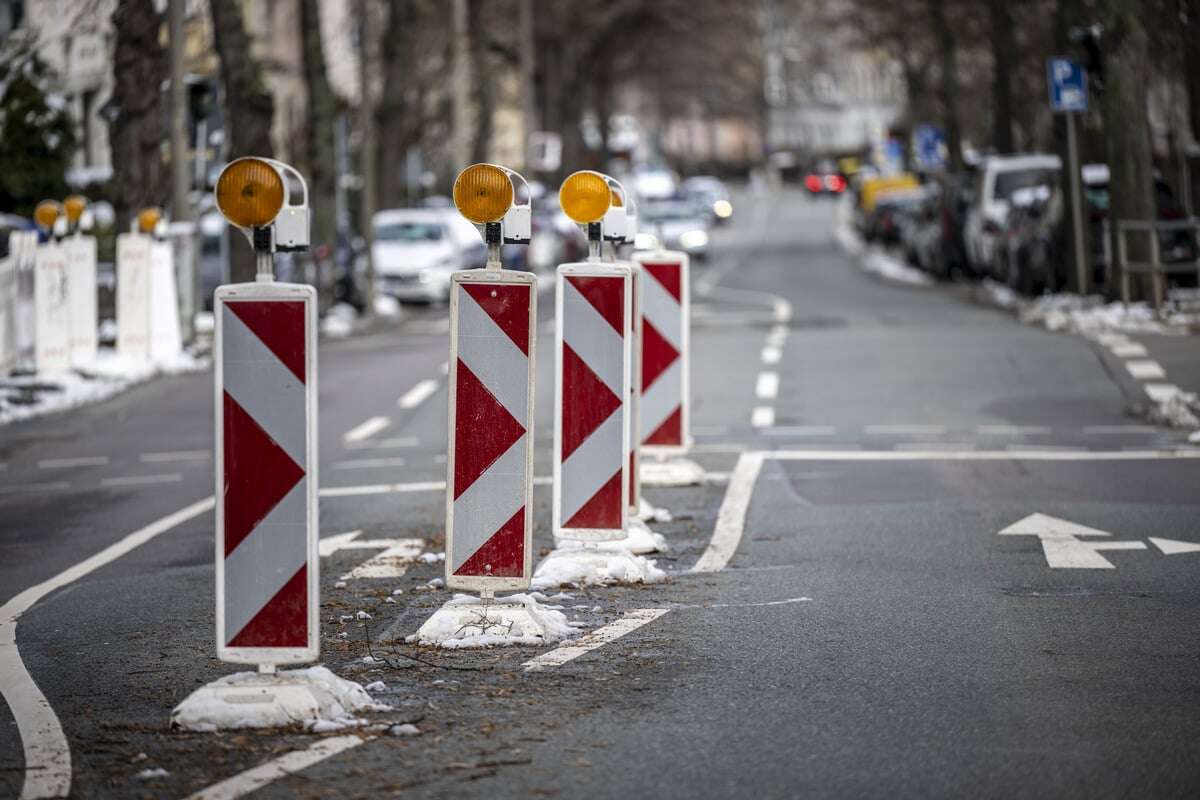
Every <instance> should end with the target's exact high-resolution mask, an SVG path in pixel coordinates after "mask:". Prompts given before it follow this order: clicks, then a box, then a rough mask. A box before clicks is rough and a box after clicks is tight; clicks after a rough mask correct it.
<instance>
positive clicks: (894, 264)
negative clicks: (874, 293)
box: [859, 247, 933, 286]
mask: <svg viewBox="0 0 1200 800" xmlns="http://www.w3.org/2000/svg"><path fill="white" fill-rule="evenodd" d="M859 263H860V264H861V265H862V268H863V269H864V270H865V271H867V272H870V273H872V274H873V275H878V276H879V277H880V278H883V279H884V280H889V281H896V282H897V283H905V284H908V285H909V286H932V285H933V279H932V278H930V277H929V276H928V275H926V274H925V273H924V272H921V271H920V270H918V269H913V268H912V267H910V266H908V265H907V264H905V263H903V262H901V261H899V260H897V259H895V258H892V257H891V256H890V255H888V254H887V253H885V252H884V251H882V250H880V249H878V248H875V247H869V248H867V252H866V253H864V254H863V257H862V259H861V260H860V262H859Z"/></svg>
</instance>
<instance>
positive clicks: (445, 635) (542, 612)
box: [406, 594, 579, 650]
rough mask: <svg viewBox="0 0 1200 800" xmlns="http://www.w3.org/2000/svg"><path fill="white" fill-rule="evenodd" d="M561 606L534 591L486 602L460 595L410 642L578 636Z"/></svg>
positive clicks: (450, 644) (491, 642) (527, 641)
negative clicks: (541, 598) (550, 603)
mask: <svg viewBox="0 0 1200 800" xmlns="http://www.w3.org/2000/svg"><path fill="white" fill-rule="evenodd" d="M557 609H558V607H550V606H544V605H542V604H541V603H539V602H538V601H537V600H536V599H535V598H534V597H533V596H532V595H530V594H512V595H508V596H506V597H498V598H496V599H495V600H494V601H493V602H490V603H488V604H486V605H485V604H483V602H482V601H481V600H480V599H479V598H478V597H474V596H472V595H469V594H456V595H455V596H454V597H453V598H451V599H450V600H448V601H446V603H445V605H443V606H442V607H441V608H440V609H438V610H437V611H436V612H435V613H434V615H433V616H432V617H430V618H429V619H428V620H427V621H426V622H425V624H424V625H422V626H421V627H420V629H419V630H418V631H417V632H416V633H414V634H413V635H412V636H409V637H407V639H406V641H408V642H410V643H411V642H416V643H418V644H423V645H436V646H437V647H443V648H446V649H450V650H456V649H464V648H474V647H504V646H509V645H540V644H547V643H550V642H558V641H562V640H563V639H567V638H569V637H572V636H575V635H577V634H578V633H579V631H578V629H577V628H576V627H575V626H574V625H573V624H572V623H570V622H569V621H568V620H567V617H566V615H565V614H563V613H562V612H561V611H559V610H557Z"/></svg>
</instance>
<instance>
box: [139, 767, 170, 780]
mask: <svg viewBox="0 0 1200 800" xmlns="http://www.w3.org/2000/svg"><path fill="white" fill-rule="evenodd" d="M170 774H171V773H169V772H167V771H166V770H165V769H163V768H162V767H154V768H152V769H144V770H142V771H141V772H139V773H138V774H137V775H134V776H133V777H134V779H135V780H139V781H152V780H154V779H155V778H165V777H167V776H168V775H170Z"/></svg>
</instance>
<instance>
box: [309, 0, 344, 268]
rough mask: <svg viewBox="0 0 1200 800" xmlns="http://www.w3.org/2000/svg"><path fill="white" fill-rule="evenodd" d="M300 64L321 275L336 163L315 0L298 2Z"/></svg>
mask: <svg viewBox="0 0 1200 800" xmlns="http://www.w3.org/2000/svg"><path fill="white" fill-rule="evenodd" d="M300 35H301V37H303V38H302V42H301V45H302V47H301V63H302V66H303V70H304V84H305V87H306V88H307V90H308V119H307V124H306V125H305V128H304V133H305V137H304V158H303V159H302V160H301V163H302V165H303V169H302V171H303V172H304V173H305V177H306V178H307V180H308V188H309V192H310V194H311V195H312V199H313V202H312V203H310V207H311V209H312V244H313V254H314V256H315V257H316V259H317V264H318V266H319V267H323V268H324V269H323V270H322V271H323V272H324V271H325V270H327V269H328V268H329V266H330V265H331V264H332V260H333V253H334V248H335V246H336V244H337V242H336V239H337V220H336V208H335V204H334V202H333V198H334V194H335V192H336V191H337V187H336V181H337V174H336V173H337V163H336V155H335V153H334V146H333V128H334V125H335V124H336V123H337V98H335V97H334V95H333V89H331V88H330V86H329V77H328V74H327V71H326V66H325V46H324V44H323V43H322V39H321V15H320V8H319V3H318V0H300Z"/></svg>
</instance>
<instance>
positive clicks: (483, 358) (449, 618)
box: [410, 164, 553, 644]
mask: <svg viewBox="0 0 1200 800" xmlns="http://www.w3.org/2000/svg"><path fill="white" fill-rule="evenodd" d="M518 187H520V188H521V189H522V190H523V194H524V197H525V198H526V199H525V200H523V201H522V202H518V199H519V198H518ZM453 194H454V204H455V206H457V207H458V210H459V212H460V213H462V215H463V216H464V217H466V218H467V219H468V220H470V221H471V222H472V223H474V224H475V225H477V226H480V228H481V229H482V233H483V239H484V242H485V244H486V245H487V252H488V259H487V265H486V267H485V268H484V269H482V270H463V271H460V272H455V273H454V274H453V276H452V277H451V284H450V287H451V288H450V360H449V370H448V381H449V392H448V394H449V416H448V419H449V425H448V428H449V431H448V435H449V445H448V448H447V457H446V586H447V587H448V588H451V589H461V590H465V591H469V592H475V593H478V595H479V598H478V600H475V598H469V599H456V600H451V601H450V602H448V603H446V605H444V606H443V607H442V608H440V609H439V610H438V611H436V612H434V614H433V616H432V617H430V618H429V619H428V620H427V621H426V622H425V623H424V624H423V625H422V626H421V627H420V629H419V630H418V631H417V632H416V633H415V634H414V635H413V636H411V637H410V639H411V640H413V641H419V642H421V643H425V644H442V643H445V642H446V641H447V640H459V639H470V638H474V637H486V636H499V637H501V638H509V639H513V638H516V639H520V640H523V641H524V640H528V641H539V640H546V639H548V638H552V637H553V632H552V631H551V630H550V629H549V627H548V626H547V624H546V621H547V617H546V615H547V614H552V613H553V612H550V611H548V610H544V609H542V608H541V607H540V605H539V604H538V603H537V602H536V601H535V600H533V599H532V598H531V597H529V596H528V595H513V596H509V597H505V598H497V597H496V592H497V591H503V590H520V589H527V588H529V582H530V578H531V576H532V545H533V414H534V406H533V402H534V367H535V364H536V359H535V344H536V333H537V286H536V279H535V277H534V275H533V273H531V272H523V271H518V270H507V269H504V267H503V265H502V264H501V263H500V249H501V246H502V245H504V244H528V243H529V239H530V233H531V224H532V218H531V216H530V214H531V209H530V205H529V201H528V199H527V198H528V197H529V187H528V185H527V184H526V183H525V179H524V178H522V177H521V176H520V175H519V174H517V173H516V172H513V171H512V170H510V169H508V168H506V167H501V166H498V165H496V164H473V165H472V166H469V167H467V168H466V169H464V170H463V171H462V172H461V173H459V175H458V177H457V179H456V180H455V181H454V190H453Z"/></svg>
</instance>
